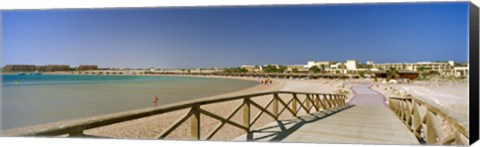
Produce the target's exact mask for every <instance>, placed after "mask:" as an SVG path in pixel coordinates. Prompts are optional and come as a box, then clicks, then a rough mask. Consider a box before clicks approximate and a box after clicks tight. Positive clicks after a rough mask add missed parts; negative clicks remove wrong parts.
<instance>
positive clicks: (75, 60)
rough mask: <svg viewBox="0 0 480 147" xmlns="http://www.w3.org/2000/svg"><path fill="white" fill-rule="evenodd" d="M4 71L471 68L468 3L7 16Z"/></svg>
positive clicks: (14, 13) (4, 19) (50, 12)
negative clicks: (344, 65) (20, 67)
mask: <svg viewBox="0 0 480 147" xmlns="http://www.w3.org/2000/svg"><path fill="white" fill-rule="evenodd" d="M2 43H3V44H2V66H3V65H5V64H36V65H44V64H70V65H72V66H76V65H79V64H97V65H99V66H100V67H133V68H137V67H141V68H144V67H156V68H192V67H235V66H240V65H242V64H271V63H276V64H305V63H306V61H308V60H320V61H345V60H347V59H357V60H359V61H361V62H365V61H367V60H373V61H375V62H418V61H436V60H455V61H458V62H462V61H467V57H468V2H456V3H403V4H355V5H354V4H348V5H345V4H344V5H305V6H248V7H247V6H242V7H184V8H179V7H177V8H131V9H126V8H122V9H76V10H73V9H72V10H14V11H3V12H2Z"/></svg>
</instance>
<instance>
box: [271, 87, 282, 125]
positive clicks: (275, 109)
mask: <svg viewBox="0 0 480 147" xmlns="http://www.w3.org/2000/svg"><path fill="white" fill-rule="evenodd" d="M279 98H280V97H279V96H278V93H274V94H273V102H272V103H273V104H272V105H273V106H272V107H273V108H272V109H273V110H272V111H273V115H275V120H278V117H279V116H278V115H279V114H278V99H279Z"/></svg>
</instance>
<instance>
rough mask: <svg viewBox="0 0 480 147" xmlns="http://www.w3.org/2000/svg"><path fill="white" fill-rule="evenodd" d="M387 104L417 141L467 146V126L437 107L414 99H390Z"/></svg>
mask: <svg viewBox="0 0 480 147" xmlns="http://www.w3.org/2000/svg"><path fill="white" fill-rule="evenodd" d="M388 104H389V107H390V109H391V110H392V111H393V112H394V113H395V114H396V115H397V116H398V117H399V118H400V120H402V121H403V123H404V124H405V125H406V126H407V127H408V128H409V129H410V130H411V131H412V132H413V133H414V134H415V136H416V137H417V138H418V139H419V140H422V141H425V142H426V143H427V144H442V145H468V139H469V130H468V124H465V123H463V122H464V121H462V120H460V119H458V118H456V117H455V116H454V115H453V114H451V113H448V112H445V111H442V109H441V108H439V107H438V106H436V105H434V104H430V103H428V102H425V101H422V100H420V99H418V98H415V97H390V98H389V100H388ZM422 108H423V109H422ZM439 118H440V119H442V120H439ZM445 128H447V129H445Z"/></svg>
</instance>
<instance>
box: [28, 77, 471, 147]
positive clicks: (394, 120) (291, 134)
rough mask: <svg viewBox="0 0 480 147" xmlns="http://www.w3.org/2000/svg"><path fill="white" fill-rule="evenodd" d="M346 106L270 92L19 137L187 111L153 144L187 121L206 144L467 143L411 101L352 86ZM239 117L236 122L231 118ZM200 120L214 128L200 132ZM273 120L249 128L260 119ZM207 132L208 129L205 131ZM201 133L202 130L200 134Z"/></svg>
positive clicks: (444, 117) (447, 121)
mask: <svg viewBox="0 0 480 147" xmlns="http://www.w3.org/2000/svg"><path fill="white" fill-rule="evenodd" d="M352 90H353V91H354V93H355V95H354V97H353V98H352V99H351V100H350V101H349V102H348V101H347V97H346V96H345V95H340V94H326V93H305V92H292V91H273V92H264V93H256V94H249V95H241V96H235V97H226V98H220V99H207V100H198V101H191V102H185V103H181V104H175V105H168V106H161V107H157V108H154V109H145V110H139V111H132V112H125V113H120V114H114V115H108V116H105V117H100V118H95V119H90V120H85V121H82V122H75V123H72V124H66V125H63V126H59V127H54V128H49V129H44V130H39V131H33V132H29V133H26V134H20V136H60V135H64V134H68V135H69V136H90V135H89V134H85V133H84V131H85V130H89V129H93V128H99V127H103V126H107V125H112V124H116V123H120V122H125V121H130V120H135V119H139V118H143V117H148V116H153V115H160V114H164V113H168V112H173V111H179V110H188V112H187V113H186V114H185V115H183V116H180V117H179V118H178V120H176V121H175V122H173V123H172V124H171V125H170V126H169V127H167V128H165V129H163V130H162V132H161V133H159V134H158V135H157V136H156V137H155V138H154V139H163V138H166V137H167V136H168V135H170V134H171V133H172V132H173V131H174V130H175V129H177V128H178V127H179V126H180V125H182V124H184V123H186V122H189V127H190V129H189V132H190V133H189V134H190V138H191V139H193V140H210V139H212V137H213V136H215V135H218V132H219V130H220V129H222V128H224V126H225V125H227V124H228V125H229V126H233V127H235V128H237V129H241V130H243V131H244V135H241V136H239V137H237V138H235V139H234V140H235V141H275V142H311V143H362V144H449V145H467V144H468V143H469V132H468V128H469V127H468V123H465V122H464V121H462V120H458V119H456V118H454V117H452V116H451V114H449V113H446V112H443V111H442V110H441V109H439V108H438V107H436V106H433V105H430V104H429V103H427V102H424V101H421V100H419V99H416V98H414V97H408V98H394V97H391V98H385V97H384V96H383V95H382V94H380V93H378V92H376V91H374V90H372V89H370V87H369V85H361V84H356V85H354V86H353V87H352ZM230 101H241V104H240V105H238V106H235V109H234V110H233V111H232V112H231V114H230V115H228V116H226V117H225V116H221V115H218V114H215V112H210V111H208V110H207V109H205V108H204V106H205V105H212V104H217V103H222V102H230ZM237 114H240V116H241V119H240V120H235V119H234V116H236V115H237ZM204 117H209V118H211V119H212V118H213V119H216V120H218V121H219V123H218V124H217V125H216V126H214V127H213V129H211V130H208V132H209V133H207V134H205V133H203V134H202V133H201V132H202V129H204V128H202V127H201V123H202V119H204ZM264 117H268V118H271V119H272V120H273V121H272V122H271V123H269V124H268V123H267V125H263V126H260V127H258V126H257V127H254V126H255V125H256V123H258V122H259V121H258V120H259V119H261V118H264ZM210 128H212V127H210ZM203 132H205V130H203Z"/></svg>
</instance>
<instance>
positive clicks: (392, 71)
mask: <svg viewBox="0 0 480 147" xmlns="http://www.w3.org/2000/svg"><path fill="white" fill-rule="evenodd" d="M399 77H400V74H398V71H397V69H395V68H393V67H391V68H390V69H388V70H387V82H388V81H390V79H392V78H393V79H397V78H399Z"/></svg>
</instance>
